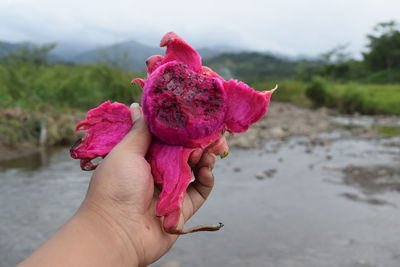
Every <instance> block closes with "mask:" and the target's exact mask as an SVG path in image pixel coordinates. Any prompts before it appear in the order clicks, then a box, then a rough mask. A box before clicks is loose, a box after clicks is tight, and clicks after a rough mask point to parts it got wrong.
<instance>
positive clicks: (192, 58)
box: [160, 32, 201, 72]
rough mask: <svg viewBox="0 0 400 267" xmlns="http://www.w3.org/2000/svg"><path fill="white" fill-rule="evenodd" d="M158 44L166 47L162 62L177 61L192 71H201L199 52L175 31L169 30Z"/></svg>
mask: <svg viewBox="0 0 400 267" xmlns="http://www.w3.org/2000/svg"><path fill="white" fill-rule="evenodd" d="M160 46H161V47H164V46H166V47H167V50H166V51H165V56H164V59H163V60H162V64H165V63H167V62H170V61H178V62H181V63H183V64H185V65H186V66H188V67H189V68H190V69H191V70H193V71H196V72H200V71H201V56H200V54H199V53H197V51H196V50H194V49H193V48H192V47H191V46H190V45H188V44H187V43H186V42H185V41H184V40H183V39H182V38H181V37H179V36H178V35H176V34H175V33H173V32H169V33H167V34H166V35H164V37H163V38H162V39H161V42H160Z"/></svg>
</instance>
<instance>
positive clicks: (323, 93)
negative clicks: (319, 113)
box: [305, 76, 331, 107]
mask: <svg viewBox="0 0 400 267" xmlns="http://www.w3.org/2000/svg"><path fill="white" fill-rule="evenodd" d="M305 93H306V96H307V97H308V98H309V99H310V100H311V101H312V102H313V104H314V106H316V107H322V106H327V105H328V104H329V101H330V99H331V95H330V93H329V91H328V83H327V82H326V81H325V80H324V79H323V78H322V77H319V76H315V77H313V78H312V79H311V82H310V83H309V84H308V85H307V87H306V91H305Z"/></svg>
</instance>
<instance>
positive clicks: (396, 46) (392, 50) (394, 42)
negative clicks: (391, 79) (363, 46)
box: [363, 21, 400, 72]
mask: <svg viewBox="0 0 400 267" xmlns="http://www.w3.org/2000/svg"><path fill="white" fill-rule="evenodd" d="M367 38H368V41H369V43H368V45H367V47H368V48H369V51H368V52H367V53H364V54H363V56H364V61H365V63H366V64H367V67H368V68H369V69H370V70H371V71H384V70H386V71H389V72H391V71H393V70H400V31H399V24H398V23H397V22H395V21H389V22H382V23H379V24H378V25H376V26H375V28H374V33H373V34H369V35H367Z"/></svg>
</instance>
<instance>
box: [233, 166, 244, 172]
mask: <svg viewBox="0 0 400 267" xmlns="http://www.w3.org/2000/svg"><path fill="white" fill-rule="evenodd" d="M233 171H234V172H240V171H242V169H241V168H239V167H236V168H233Z"/></svg>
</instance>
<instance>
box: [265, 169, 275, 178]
mask: <svg viewBox="0 0 400 267" xmlns="http://www.w3.org/2000/svg"><path fill="white" fill-rule="evenodd" d="M276 172H277V170H276V169H268V170H265V171H264V174H265V175H266V176H267V177H269V178H272V176H273V175H274V174H275V173H276Z"/></svg>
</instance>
